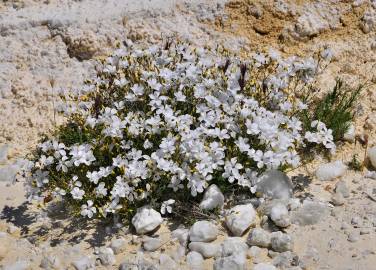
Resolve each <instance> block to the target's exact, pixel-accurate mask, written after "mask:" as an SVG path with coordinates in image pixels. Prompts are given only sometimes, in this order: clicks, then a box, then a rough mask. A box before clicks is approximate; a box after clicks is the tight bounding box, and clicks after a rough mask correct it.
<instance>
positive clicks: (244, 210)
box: [225, 203, 256, 236]
mask: <svg viewBox="0 0 376 270" xmlns="http://www.w3.org/2000/svg"><path fill="white" fill-rule="evenodd" d="M225 222H226V225H227V228H228V229H229V230H230V231H231V232H232V234H233V235H235V236H242V235H243V234H244V232H245V231H246V230H247V229H248V228H249V227H251V226H252V225H254V224H255V222H256V211H255V209H254V208H253V205H252V204H250V203H249V204H244V205H237V206H235V207H233V208H231V209H230V210H229V211H227V213H226V218H225Z"/></svg>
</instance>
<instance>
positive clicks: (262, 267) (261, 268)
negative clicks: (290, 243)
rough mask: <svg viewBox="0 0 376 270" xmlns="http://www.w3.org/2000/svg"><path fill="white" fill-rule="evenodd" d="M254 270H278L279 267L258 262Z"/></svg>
mask: <svg viewBox="0 0 376 270" xmlns="http://www.w3.org/2000/svg"><path fill="white" fill-rule="evenodd" d="M253 270H277V268H276V267H275V266H274V265H272V264H268V263H258V264H256V265H255V266H254V267H253Z"/></svg>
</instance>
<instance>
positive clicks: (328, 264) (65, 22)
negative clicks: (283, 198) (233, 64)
mask: <svg viewBox="0 0 376 270" xmlns="http://www.w3.org/2000/svg"><path fill="white" fill-rule="evenodd" d="M372 9H376V7H375V8H374V7H372V5H371V3H370V2H369V1H304V0H301V1H269V0H265V1H261V0H260V1H230V2H229V3H227V5H226V6H225V5H224V1H205V0H201V1H200V0H195V1H190V2H189V3H188V4H187V3H185V2H184V1H172V0H171V1H165V0H161V1H159V0H153V1H146V0H145V1H143V0H141V1H115V0H108V1H104V0H103V1H101V0H95V1H85V0H84V1H57V0H51V1H44V2H41V1H6V2H2V3H0V146H3V145H6V146H7V147H8V150H7V151H6V154H5V156H4V157H2V154H1V151H0V179H2V180H7V181H0V211H1V216H2V220H1V226H0V229H1V230H2V231H8V232H9V231H10V232H11V234H12V236H11V238H9V239H8V238H7V240H6V241H8V242H6V243H9V245H12V246H11V247H12V248H10V249H9V250H10V253H6V252H5V251H2V249H1V248H0V264H3V265H6V264H9V263H11V262H14V261H16V260H17V259H20V260H22V259H23V258H34V261H33V262H32V267H31V269H37V268H38V267H39V264H40V260H41V259H42V258H43V257H44V256H45V254H59V253H60V254H63V253H64V254H65V255H64V256H65V257H64V256H63V257H62V258H63V260H64V258H66V260H67V261H69V260H73V259H75V258H76V257H77V256H78V254H92V253H93V250H94V247H95V246H100V245H103V244H105V243H108V241H109V240H110V239H111V238H113V237H120V236H122V237H124V238H125V239H127V241H129V243H130V245H129V246H128V248H127V250H126V251H125V252H124V253H121V254H120V255H117V262H119V263H120V262H122V261H123V259H124V258H125V257H126V256H130V257H132V256H137V252H136V251H137V250H139V247H140V240H135V239H134V237H133V236H132V235H131V234H130V233H129V231H128V230H127V228H122V229H117V228H114V227H112V226H111V225H108V224H89V225H88V224H84V223H82V224H80V223H77V221H76V220H71V219H70V218H69V217H67V216H66V215H65V213H64V209H62V211H61V213H60V214H61V215H57V216H51V215H47V216H46V215H44V214H41V212H40V211H38V210H37V209H36V206H35V205H34V206H30V205H27V204H26V203H25V201H24V197H23V195H24V191H23V185H22V183H17V184H16V185H10V184H9V180H10V179H9V178H12V177H11V176H12V175H11V176H9V175H8V172H9V170H10V166H13V165H12V164H14V162H16V161H19V160H20V159H21V158H23V157H24V156H25V154H27V153H28V151H30V149H32V148H33V147H34V146H35V144H36V142H37V140H38V138H39V136H40V134H41V133H44V132H48V130H49V129H50V128H52V127H53V126H54V125H55V124H57V123H58V122H59V121H60V119H59V118H57V119H55V118H54V109H56V106H57V104H58V98H57V94H58V93H59V91H63V90H64V91H74V90H75V89H78V88H79V87H80V85H82V81H83V79H84V78H87V77H90V76H91V74H93V72H94V71H95V60H96V59H97V58H99V57H101V56H103V55H105V54H106V53H108V52H109V51H111V49H112V48H113V44H114V43H115V42H116V41H121V40H124V39H125V38H129V39H131V40H133V41H138V42H147V43H154V42H159V41H160V40H161V39H162V38H163V36H165V35H171V34H175V35H178V36H179V37H181V38H187V39H189V40H192V41H194V42H197V43H205V42H223V43H225V44H227V45H228V46H230V47H232V48H235V49H240V50H246V51H252V50H256V49H257V50H264V49H268V48H269V47H273V48H275V49H278V50H280V51H281V52H283V54H285V55H292V54H297V55H307V54H310V53H312V52H314V51H317V50H318V49H320V48H324V47H330V48H331V49H332V50H333V51H334V56H335V59H334V61H333V62H332V63H331V64H330V65H329V66H328V67H327V69H326V70H325V72H324V73H323V74H321V75H320V76H319V84H320V86H321V88H322V89H323V91H325V90H328V89H330V87H331V86H332V85H333V84H334V79H335V78H336V77H337V76H340V77H342V78H344V79H345V80H346V81H347V82H349V83H352V84H354V85H355V84H356V83H357V82H359V81H366V82H373V83H375V81H376V72H375V70H376V66H375V65H376V19H375V22H374V24H375V26H374V28H375V29H373V30H372V29H371V30H370V31H367V29H368V28H365V26H364V25H365V23H364V21H363V20H362V17H363V16H364V14H365V13H366V12H367V11H369V10H372ZM371 21H372V20H371ZM354 124H355V125H356V134H357V135H360V136H361V135H368V136H369V146H372V145H375V144H376V131H375V130H376V88H375V85H374V84H369V87H368V88H367V89H366V90H365V91H364V92H363V93H362V97H361V99H360V102H359V107H358V114H357V117H356V122H355V123H354ZM3 152H4V151H3ZM353 154H358V155H359V157H360V158H361V159H363V158H364V147H363V146H362V145H361V144H360V143H359V142H357V143H349V142H346V143H343V144H342V145H340V146H339V148H338V151H337V153H336V155H335V156H334V157H333V160H342V161H344V162H348V161H350V160H351V158H352V155H353ZM323 162H325V160H324V159H321V158H317V159H316V160H315V161H314V162H313V163H312V164H309V165H306V166H302V167H300V168H299V169H297V170H295V171H292V172H290V173H289V175H290V176H295V175H298V174H300V173H301V174H304V175H306V176H310V177H311V178H310V182H309V183H308V185H306V186H305V187H304V192H302V191H301V192H300V193H298V194H296V195H297V196H301V198H303V197H304V196H305V197H307V196H308V197H312V198H315V199H317V200H320V201H323V202H326V203H327V202H329V201H330V200H331V196H332V194H333V190H334V186H335V184H336V182H338V181H339V180H343V181H344V182H345V183H346V185H347V187H348V189H349V190H350V196H349V197H348V198H346V200H345V204H344V205H343V206H336V207H332V208H331V211H329V213H328V214H327V215H325V216H324V217H323V218H322V220H321V222H319V223H318V224H315V225H308V226H295V225H293V226H291V227H290V228H288V229H287V232H288V233H289V234H291V235H292V236H293V238H294V239H295V248H294V252H295V253H296V254H298V255H299V257H301V258H306V260H307V261H308V262H309V267H308V268H307V269H338V270H343V269H346V270H347V269H353V270H356V269H359V270H360V269H362V270H372V269H374V268H375V267H374V265H375V264H376V244H375V243H376V231H375V228H376V227H375V226H376V202H375V201H373V200H372V199H370V197H369V196H368V195H367V194H374V193H375V191H376V180H371V179H368V178H365V177H364V172H353V171H348V172H347V173H346V174H345V175H344V176H343V177H342V179H337V180H335V181H331V182H320V181H318V180H317V179H315V177H314V176H313V175H314V171H315V169H316V168H317V167H318V166H319V165H320V164H322V163H323ZM369 169H371V168H370V167H369ZM374 195H375V196H376V194H374ZM356 217H359V218H360V219H359V220H360V222H359V224H352V220H353V219H354V218H356ZM10 224H14V225H16V226H17V229H14V231H13V230H12V229H11V230H10V229H9V226H10ZM77 227H78V228H82V230H77ZM169 227H171V226H168V224H165V225H164V226H162V228H161V229H160V231H159V232H158V233H160V234H162V235H163V234H165V235H168V233H167V232H168V228H169ZM115 232H116V233H115ZM350 235H351V236H354V235H355V236H356V237H355V238H356V241H349V236H350ZM224 237H225V233H223V235H222V237H221V238H220V239H218V240H217V241H218V242H220V241H221V240H222V239H223V238H224ZM25 239H28V243H24V242H23V240H25ZM4 241H5V240H4ZM4 243H5V242H4ZM30 243H32V244H30ZM51 246H52V247H51ZM176 247H177V245H176V243H170V242H168V244H166V245H165V247H164V248H163V249H162V251H158V252H155V254H154V253H153V254H149V255H148V256H149V257H150V258H151V259H153V257H155V258H158V256H159V254H160V253H161V252H166V253H168V254H171V255H172V253H173V252H174V251H175V249H176ZM25 250H28V252H26V253H27V254H26V253H25V254H23V252H20V251H25ZM7 252H8V251H7ZM33 252H34V253H33ZM3 255H4V256H3ZM75 256H76V257H75ZM3 257H4V259H3V260H2V258H3ZM1 260H2V261H1ZM265 260H269V261H270V258H265ZM212 263H213V260H212V259H210V260H206V261H205V265H206V268H207V269H211V265H212ZM181 267H182V268H184V266H181ZM102 268H103V266H98V268H97V269H102ZM103 269H104V268H103ZM107 269H111V268H107ZM114 269H116V268H115V267H114Z"/></svg>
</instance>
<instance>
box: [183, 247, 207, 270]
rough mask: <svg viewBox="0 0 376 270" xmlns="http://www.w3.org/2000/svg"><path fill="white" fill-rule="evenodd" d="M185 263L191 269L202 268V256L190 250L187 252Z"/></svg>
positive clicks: (198, 269)
mask: <svg viewBox="0 0 376 270" xmlns="http://www.w3.org/2000/svg"><path fill="white" fill-rule="evenodd" d="M187 264H188V266H189V269H191V270H202V269H204V258H203V257H202V255H201V254H200V253H198V252H196V251H191V252H189V253H188V254H187Z"/></svg>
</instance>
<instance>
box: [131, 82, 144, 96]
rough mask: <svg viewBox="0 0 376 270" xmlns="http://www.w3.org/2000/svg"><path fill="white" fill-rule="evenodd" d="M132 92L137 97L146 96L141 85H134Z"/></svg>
mask: <svg viewBox="0 0 376 270" xmlns="http://www.w3.org/2000/svg"><path fill="white" fill-rule="evenodd" d="M131 90H132V92H133V93H134V94H135V95H136V96H142V95H143V94H144V87H143V86H142V85H139V84H134V85H133V86H132V87H131Z"/></svg>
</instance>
